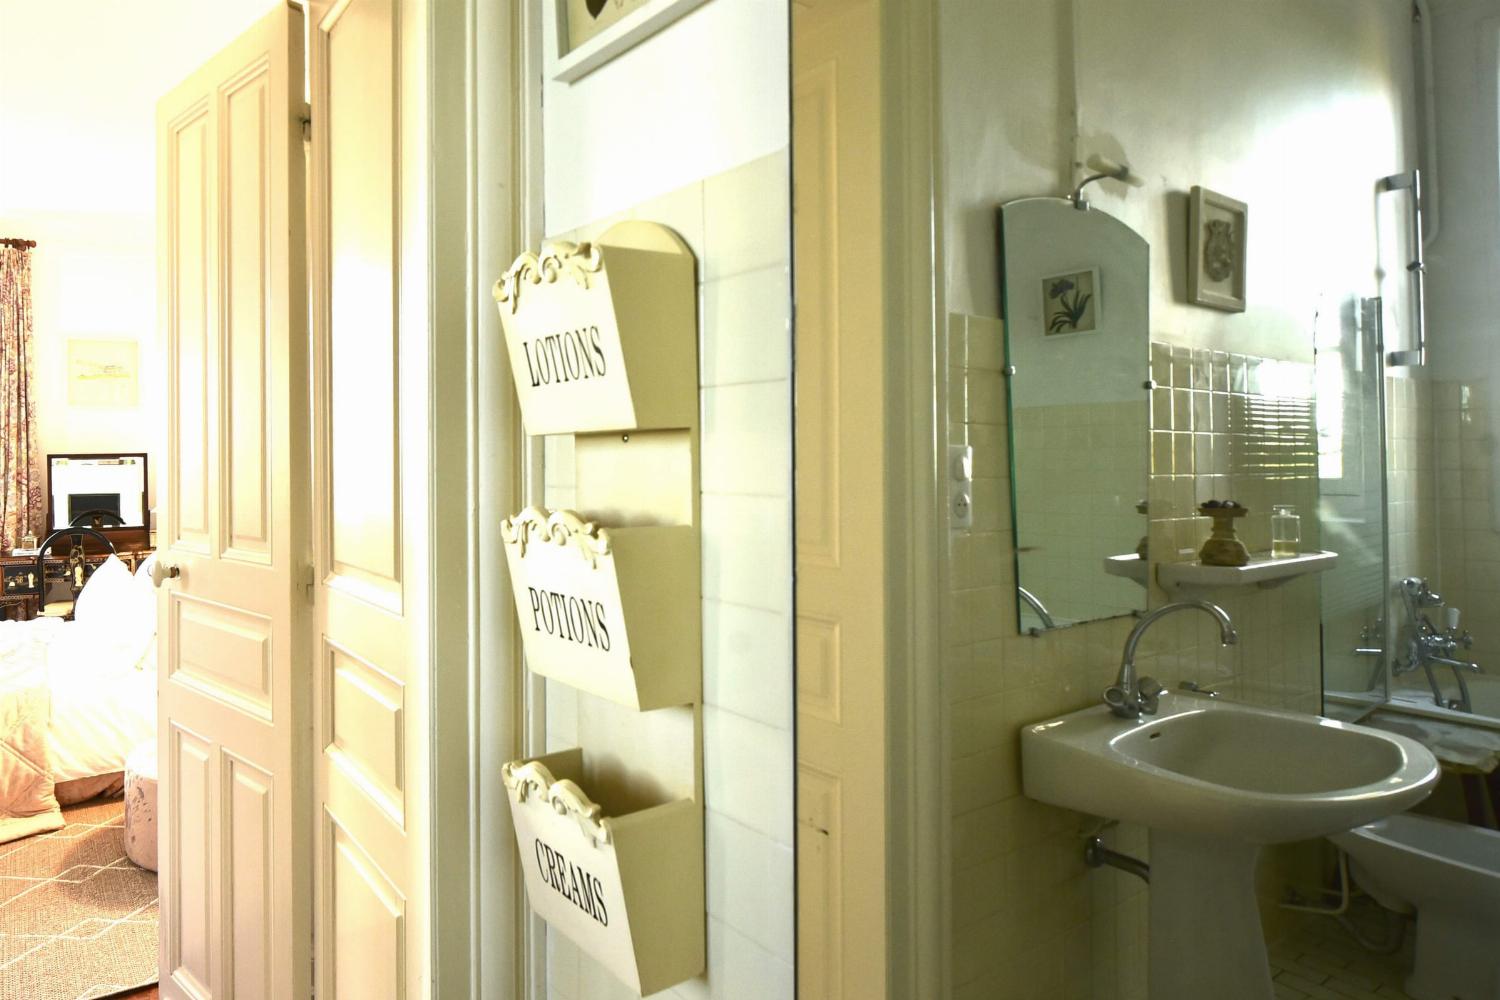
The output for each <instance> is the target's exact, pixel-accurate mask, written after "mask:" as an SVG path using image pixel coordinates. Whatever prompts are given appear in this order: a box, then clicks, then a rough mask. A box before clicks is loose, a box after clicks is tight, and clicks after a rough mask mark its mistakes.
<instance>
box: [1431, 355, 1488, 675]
mask: <svg viewBox="0 0 1500 1000" xmlns="http://www.w3.org/2000/svg"><path fill="white" fill-rule="evenodd" d="M1491 392H1492V385H1491V383H1490V382H1489V380H1488V379H1485V380H1480V381H1474V382H1438V383H1436V384H1434V386H1433V393H1432V395H1433V400H1432V419H1433V423H1434V425H1435V438H1436V451H1437V457H1436V462H1435V464H1436V467H1437V475H1436V487H1437V545H1438V559H1439V565H1440V566H1441V570H1442V592H1443V596H1445V597H1447V598H1448V601H1449V604H1450V605H1451V606H1453V607H1457V608H1459V609H1460V610H1461V611H1462V612H1463V618H1462V619H1461V620H1460V623H1459V624H1460V627H1461V628H1464V629H1465V630H1467V631H1468V632H1469V633H1470V634H1471V635H1472V636H1473V638H1474V646H1473V648H1472V649H1470V650H1469V651H1468V654H1467V655H1469V656H1470V657H1471V658H1472V659H1474V660H1476V661H1478V662H1479V664H1480V665H1481V666H1483V667H1484V668H1485V669H1486V670H1488V671H1490V672H1492V673H1493V672H1495V671H1496V670H1500V513H1497V507H1496V493H1495V490H1496V486H1495V458H1494V450H1495V439H1494V432H1493V430H1492V426H1491V422H1490V421H1491V419H1492V408H1493V397H1492V395H1491Z"/></svg>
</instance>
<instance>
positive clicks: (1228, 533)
mask: <svg viewBox="0 0 1500 1000" xmlns="http://www.w3.org/2000/svg"><path fill="white" fill-rule="evenodd" d="M1198 513H1199V514H1202V515H1203V516H1204V517H1211V518H1213V522H1214V529H1213V533H1212V534H1210V535H1209V536H1208V541H1206V542H1204V543H1203V548H1202V549H1201V550H1200V551H1199V552H1198V558H1199V559H1200V560H1202V562H1203V565H1205V566H1245V565H1248V564H1249V562H1250V550H1249V549H1247V548H1245V543H1244V542H1242V541H1240V540H1239V539H1238V538H1236V537H1235V534H1234V519H1235V518H1237V517H1244V516H1245V515H1246V514H1248V513H1250V509H1249V508H1248V507H1242V506H1240V505H1239V504H1238V503H1235V502H1234V501H1233V500H1209V501H1207V502H1206V503H1202V504H1199V506H1198Z"/></svg>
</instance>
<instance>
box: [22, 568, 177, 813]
mask: <svg viewBox="0 0 1500 1000" xmlns="http://www.w3.org/2000/svg"><path fill="white" fill-rule="evenodd" d="M149 562H150V560H147V562H146V563H144V564H143V565H142V567H141V571H138V572H137V573H136V574H131V572H130V570H129V569H127V568H126V567H125V564H124V563H122V562H120V561H119V560H118V559H115V558H113V557H111V558H110V559H109V560H108V561H106V562H105V563H104V564H103V565H101V566H100V567H99V568H98V569H97V570H95V571H94V574H93V576H91V577H90V578H89V582H88V584H87V585H86V586H85V587H84V589H83V591H82V593H80V594H79V595H78V600H77V603H76V605H75V608H74V620H73V621H71V622H65V621H62V620H61V619H57V618H37V619H33V620H31V621H22V622H14V621H6V622H0V843H3V842H5V841H8V840H15V839H17V838H19V837H24V836H28V835H30V834H33V833H39V832H42V831H45V830H55V829H58V828H59V827H61V826H62V813H61V811H60V810H59V808H58V799H59V797H61V798H63V799H64V800H75V799H76V798H83V797H88V795H91V794H97V792H98V791H100V790H103V789H104V788H106V787H108V785H109V783H110V779H109V778H107V777H105V776H113V775H116V774H117V773H118V772H120V771H123V770H124V767H125V755H126V754H127V753H129V752H130V751H131V750H132V749H133V748H134V747H136V746H137V745H139V744H140V743H142V742H144V741H146V740H149V739H152V738H154V736H155V733H156V595H155V592H154V589H153V588H152V585H151V579H150V566H149ZM91 779H97V780H91ZM63 783H67V784H64V787H63V788H61V789H59V788H57V787H56V786H58V785H59V784H63ZM70 792H71V793H72V794H69V793H70Z"/></svg>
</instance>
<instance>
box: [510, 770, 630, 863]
mask: <svg viewBox="0 0 1500 1000" xmlns="http://www.w3.org/2000/svg"><path fill="white" fill-rule="evenodd" d="M500 779H501V780H502V781H503V782H504V783H505V787H506V788H508V789H510V790H511V791H512V792H514V793H515V796H516V801H517V802H525V801H526V800H527V799H528V798H530V797H531V796H532V795H533V794H535V795H536V796H537V797H538V798H539V799H540V800H541V801H542V802H545V803H547V804H548V805H550V806H551V807H552V809H553V811H554V812H556V813H557V814H558V815H559V816H567V817H569V818H571V819H572V820H573V821H574V822H576V823H577V824H578V829H580V830H582V831H583V835H584V836H585V837H588V838H589V839H590V840H592V841H593V842H594V844H595V845H597V846H603V845H605V844H608V843H609V842H610V840H611V838H612V836H613V835H612V833H611V831H610V823H609V820H607V819H605V818H604V808H603V807H602V806H600V805H599V804H598V803H597V802H595V801H593V800H592V799H590V798H589V797H588V795H586V794H585V793H584V791H583V789H582V788H579V787H578V785H577V783H576V782H573V781H570V780H569V779H567V778H563V779H562V780H561V781H558V780H556V779H554V778H553V777H552V772H551V771H549V770H547V768H546V766H545V765H543V764H542V763H541V762H540V761H535V760H531V761H527V762H526V763H524V764H517V763H516V762H515V761H512V762H510V763H508V764H505V765H503V766H502V767H501V768H500Z"/></svg>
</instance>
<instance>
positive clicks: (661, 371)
mask: <svg viewBox="0 0 1500 1000" xmlns="http://www.w3.org/2000/svg"><path fill="white" fill-rule="evenodd" d="M694 293H695V289H694V265H693V254H692V251H690V250H688V248H687V246H686V244H684V243H683V242H682V240H681V238H680V237H678V236H677V235H676V234H675V233H673V232H672V231H671V230H670V229H667V228H666V227H665V226H659V225H656V224H655V223H650V222H624V223H620V224H619V225H617V226H615V227H614V228H612V229H611V230H610V231H609V232H607V233H605V234H604V235H603V236H602V237H600V239H599V242H598V243H554V244H551V245H549V246H548V247H547V248H545V249H544V250H543V251H542V252H541V253H540V254H535V253H524V254H522V255H521V256H520V257H519V258H517V259H516V262H515V263H514V264H512V265H511V268H510V270H509V271H507V272H505V276H504V277H502V278H501V279H500V280H499V281H497V282H496V283H495V289H494V295H495V302H496V304H497V305H498V306H499V307H500V324H501V326H503V327H504V328H505V341H506V347H507V348H508V350H509V352H510V367H511V373H512V374H513V375H514V376H515V381H516V393H517V395H518V396H519V397H520V401H521V414H522V416H523V418H524V419H525V422H526V431H527V433H529V434H573V433H585V432H589V431H619V430H631V429H634V428H638V427H692V426H695V425H696V424H697V422H698V353H697V323H696V322H695V320H696V316H697V308H696V297H695V294H694Z"/></svg>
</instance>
